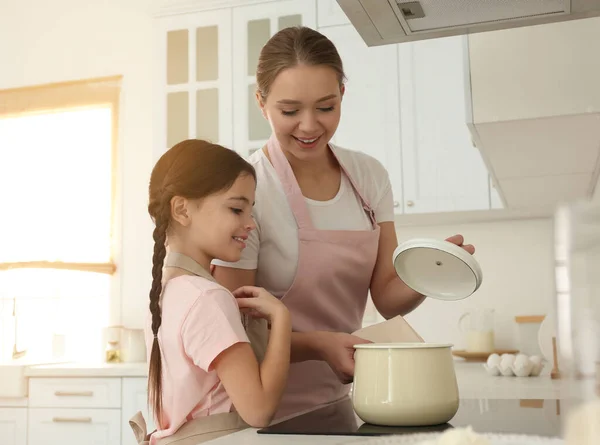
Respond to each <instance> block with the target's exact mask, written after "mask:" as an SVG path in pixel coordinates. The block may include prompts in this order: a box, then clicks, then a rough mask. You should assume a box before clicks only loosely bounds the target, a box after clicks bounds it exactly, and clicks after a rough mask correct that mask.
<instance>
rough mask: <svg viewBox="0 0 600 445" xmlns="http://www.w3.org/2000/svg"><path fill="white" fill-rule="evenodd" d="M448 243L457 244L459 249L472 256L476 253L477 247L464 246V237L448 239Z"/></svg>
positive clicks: (458, 236) (454, 236)
mask: <svg viewBox="0 0 600 445" xmlns="http://www.w3.org/2000/svg"><path fill="white" fill-rule="evenodd" d="M446 241H448V242H451V243H452V244H456V245H457V246H458V247H462V248H463V249H465V250H466V251H467V252H469V253H470V254H471V255H473V254H474V253H475V246H473V245H472V244H464V242H465V239H464V238H463V236H462V235H453V236H451V237H450V238H446Z"/></svg>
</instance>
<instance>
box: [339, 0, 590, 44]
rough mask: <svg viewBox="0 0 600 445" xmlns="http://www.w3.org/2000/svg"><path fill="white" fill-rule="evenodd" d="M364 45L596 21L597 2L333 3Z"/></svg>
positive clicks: (383, 0) (449, 0) (349, 0)
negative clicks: (340, 10) (568, 21)
mask: <svg viewBox="0 0 600 445" xmlns="http://www.w3.org/2000/svg"><path fill="white" fill-rule="evenodd" d="M337 2H338V4H339V5H340V7H341V8H342V10H343V11H344V13H345V14H346V16H348V19H349V20H350V22H351V23H352V25H353V26H354V27H355V28H356V30H357V31H358V33H359V34H360V36H361V37H362V38H363V40H364V41H365V43H366V44H367V46H378V45H386V44H391V43H401V42H408V41H413V40H424V39H431V38H437V37H448V36H455V35H461V34H472V33H478V32H484V31H493V30H499V29H507V28H517V27H523V26H530V25H540V24H543V23H552V22H562V21H566V20H574V19H582V18H588V17H595V16H600V0H418V1H412V0H337Z"/></svg>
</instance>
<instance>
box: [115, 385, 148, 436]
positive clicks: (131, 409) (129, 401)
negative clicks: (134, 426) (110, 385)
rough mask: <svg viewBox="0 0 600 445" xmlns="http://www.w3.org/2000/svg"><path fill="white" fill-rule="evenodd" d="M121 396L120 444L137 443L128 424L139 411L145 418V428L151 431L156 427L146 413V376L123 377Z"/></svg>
mask: <svg viewBox="0 0 600 445" xmlns="http://www.w3.org/2000/svg"><path fill="white" fill-rule="evenodd" d="M122 394H123V398H122V403H121V419H122V420H121V445H137V442H136V440H135V436H134V435H133V431H132V430H131V427H130V426H129V419H131V418H132V417H133V416H134V415H135V414H136V413H137V412H138V411H141V412H142V414H143V415H144V419H145V420H146V429H147V431H148V433H151V432H152V431H154V430H155V429H156V427H155V426H154V421H153V420H152V419H151V418H150V416H149V415H148V402H147V398H148V380H147V379H146V378H143V377H140V378H132V377H129V378H123V392H122Z"/></svg>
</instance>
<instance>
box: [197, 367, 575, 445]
mask: <svg viewBox="0 0 600 445" xmlns="http://www.w3.org/2000/svg"><path fill="white" fill-rule="evenodd" d="M455 364H456V366H455V369H456V376H457V381H458V387H459V394H460V398H461V408H460V409H459V412H458V413H457V415H456V416H455V417H454V418H453V419H452V420H451V421H450V424H453V423H455V424H456V426H459V425H465V424H470V423H472V422H471V419H476V420H477V421H479V422H480V425H479V426H480V429H479V430H480V431H481V430H485V431H491V430H490V428H489V427H487V425H489V426H490V427H492V426H496V425H498V423H501V426H500V429H501V430H503V431H506V432H512V433H518V432H519V431H520V430H519V425H526V426H527V427H529V428H533V429H532V431H534V432H536V434H540V435H556V434H557V431H558V429H559V428H560V411H561V406H562V409H563V410H564V409H565V406H566V405H567V403H568V402H567V399H568V398H569V397H572V396H573V395H574V394H577V393H579V391H580V387H579V386H577V385H576V384H575V383H573V382H571V381H569V380H563V379H556V380H552V379H551V378H550V375H549V374H550V368H551V366H550V367H549V366H548V365H546V367H545V369H544V370H543V371H542V374H541V375H540V376H538V377H502V376H498V377H494V376H490V375H489V374H487V373H486V371H485V370H484V369H483V366H482V364H481V363H467V362H464V361H462V360H460V361H459V360H457V361H456V363H455ZM358 423H359V424H360V423H362V422H361V421H360V419H358ZM475 428H476V431H477V430H478V429H477V426H475ZM511 428H515V429H514V430H511ZM544 433H545V434H544ZM531 434H534V433H531ZM367 438H368V437H366V436H330V435H295V434H286V435H279V434H258V433H257V429H255V428H249V429H247V430H244V431H240V432H238V433H235V434H231V435H228V436H225V437H221V438H219V439H215V440H212V441H209V442H207V443H209V444H210V445H238V444H243V445H279V444H281V443H282V442H285V443H286V444H289V445H329V444H336V445H341V444H351V443H353V442H356V441H364V440H365V439H367Z"/></svg>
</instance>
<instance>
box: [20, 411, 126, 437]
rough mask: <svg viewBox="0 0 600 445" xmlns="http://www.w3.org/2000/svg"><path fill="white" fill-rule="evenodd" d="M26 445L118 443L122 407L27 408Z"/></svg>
mask: <svg viewBox="0 0 600 445" xmlns="http://www.w3.org/2000/svg"><path fill="white" fill-rule="evenodd" d="M28 423H29V425H28V440H27V443H28V445H47V444H73V445H75V444H89V445H114V444H118V443H120V442H121V410H120V409H92V408H82V409H79V408H32V407H30V408H29V422H28Z"/></svg>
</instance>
